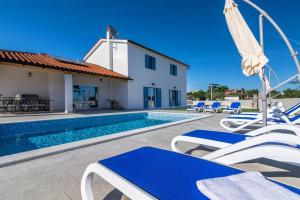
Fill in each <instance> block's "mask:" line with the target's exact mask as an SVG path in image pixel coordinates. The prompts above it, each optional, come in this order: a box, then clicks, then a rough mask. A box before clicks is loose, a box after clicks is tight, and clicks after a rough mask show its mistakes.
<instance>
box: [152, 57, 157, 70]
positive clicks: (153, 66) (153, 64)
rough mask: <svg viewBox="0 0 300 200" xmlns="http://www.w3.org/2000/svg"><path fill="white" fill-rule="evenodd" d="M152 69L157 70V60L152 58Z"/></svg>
mask: <svg viewBox="0 0 300 200" xmlns="http://www.w3.org/2000/svg"><path fill="white" fill-rule="evenodd" d="M152 69H156V59H155V58H154V57H152Z"/></svg>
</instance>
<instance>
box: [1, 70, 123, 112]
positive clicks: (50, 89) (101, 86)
mask: <svg viewBox="0 0 300 200" xmlns="http://www.w3.org/2000/svg"><path fill="white" fill-rule="evenodd" d="M29 72H31V73H32V76H31V77H28V73H29ZM72 76H73V78H72V80H73V85H87V86H89V85H93V86H96V87H98V105H99V108H109V107H110V104H109V102H108V101H107V99H114V100H117V101H120V105H121V106H123V107H124V108H127V99H128V98H127V81H125V80H119V79H112V78H105V77H97V76H91V75H85V74H78V73H74V74H72ZM16 94H36V95H38V96H40V97H47V98H49V99H51V100H53V101H51V103H50V108H51V110H52V111H63V110H64V109H65V81H64V73H63V72H61V71H55V70H43V69H40V68H36V67H30V68H24V67H15V66H11V65H9V66H6V65H0V95H2V96H3V97H14V96H16Z"/></svg>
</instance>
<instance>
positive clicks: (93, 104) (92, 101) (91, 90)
mask: <svg viewBox="0 0 300 200" xmlns="http://www.w3.org/2000/svg"><path fill="white" fill-rule="evenodd" d="M87 99H88V101H89V107H90V108H98V88H97V87H94V86H88V89H87Z"/></svg>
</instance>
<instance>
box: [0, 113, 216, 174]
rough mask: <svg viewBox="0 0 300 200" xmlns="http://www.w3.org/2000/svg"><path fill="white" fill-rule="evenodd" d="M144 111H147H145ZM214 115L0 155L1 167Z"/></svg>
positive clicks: (209, 115)
mask: <svg viewBox="0 0 300 200" xmlns="http://www.w3.org/2000/svg"><path fill="white" fill-rule="evenodd" d="M143 112H147V111H143ZM148 112H153V111H148ZM154 112H155V111H154ZM156 112H157V111H156ZM160 113H167V114H184V113H180V112H177V113H170V112H160ZM118 114H119V113H118ZM185 114H186V113H185ZM188 115H195V116H196V114H188ZM213 116H214V115H212V114H205V115H199V116H197V117H195V118H190V119H184V120H179V121H175V122H169V123H166V124H160V125H155V126H149V127H145V128H139V129H134V130H129V131H123V132H119V133H115V134H109V135H105V136H99V137H95V138H90V139H86V140H81V141H76V142H70V143H65V144H60V145H55V146H51V147H46V148H41V149H36V150H31V151H26V152H21V153H17V154H11V155H7V156H2V157H0V168H2V167H7V166H11V165H14V164H18V163H22V162H27V161H30V160H34V159H38V158H42V157H47V156H51V155H55V154H59V153H63V152H67V151H72V150H75V149H80V148H85V147H89V146H93V145H97V144H101V143H105V142H110V141H113V140H118V139H122V138H126V137H130V136H134V135H138V134H142V133H146V132H150V131H154V130H158V129H162V128H167V127H170V126H174V125H179V124H183V123H188V122H192V121H196V120H201V119H205V118H209V117H213ZM83 117H85V116H83ZM37 121H39V120H37Z"/></svg>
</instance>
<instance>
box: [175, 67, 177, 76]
mask: <svg viewBox="0 0 300 200" xmlns="http://www.w3.org/2000/svg"><path fill="white" fill-rule="evenodd" d="M174 75H175V76H177V65H174Z"/></svg>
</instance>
